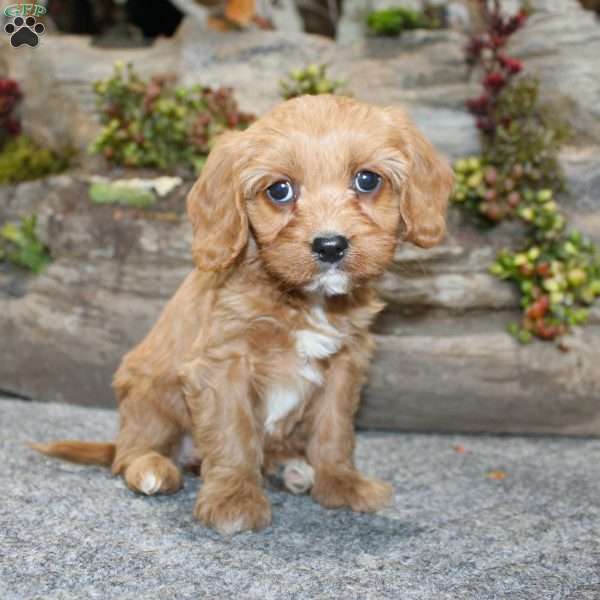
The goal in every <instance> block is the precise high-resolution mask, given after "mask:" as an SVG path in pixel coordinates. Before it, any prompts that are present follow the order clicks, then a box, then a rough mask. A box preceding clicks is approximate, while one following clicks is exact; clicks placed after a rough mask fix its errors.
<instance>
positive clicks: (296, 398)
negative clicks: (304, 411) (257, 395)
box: [265, 385, 305, 433]
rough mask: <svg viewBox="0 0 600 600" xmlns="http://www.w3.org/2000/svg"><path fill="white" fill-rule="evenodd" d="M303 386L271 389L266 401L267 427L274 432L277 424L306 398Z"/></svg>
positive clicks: (268, 430)
mask: <svg viewBox="0 0 600 600" xmlns="http://www.w3.org/2000/svg"><path fill="white" fill-rule="evenodd" d="M302 388H303V386H302V385H299V386H298V387H297V388H294V387H283V386H282V387H275V388H272V389H271V390H270V391H269V394H268V395H267V402H266V417H265V429H266V430H267V432H268V433H273V430H274V429H275V424H276V423H277V421H279V420H280V419H283V417H285V415H287V414H288V413H289V412H290V411H292V410H293V409H294V408H296V406H297V405H298V404H299V403H300V401H301V400H303V398H304V392H305V390H303V389H302Z"/></svg>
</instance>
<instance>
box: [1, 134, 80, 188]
mask: <svg viewBox="0 0 600 600" xmlns="http://www.w3.org/2000/svg"><path fill="white" fill-rule="evenodd" d="M68 163H69V157H68V154H65V155H64V156H60V155H58V154H57V153H55V152H52V151H51V150H48V149H47V148H42V147H40V146H38V145H37V144H36V143H35V142H34V141H32V140H31V139H30V138H28V137H26V136H24V135H20V136H18V137H16V138H14V139H10V140H8V141H7V142H6V144H5V145H4V147H3V148H2V150H0V184H2V183H18V182H19V181H29V180H30V179H38V178H39V177H45V176H46V175H51V174H53V173H60V172H61V171H64V170H65V169H66V168H67V166H68Z"/></svg>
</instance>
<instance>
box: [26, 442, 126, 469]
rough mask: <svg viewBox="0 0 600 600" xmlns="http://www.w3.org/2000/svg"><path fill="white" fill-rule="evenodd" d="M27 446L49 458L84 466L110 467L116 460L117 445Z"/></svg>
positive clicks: (60, 443)
mask: <svg viewBox="0 0 600 600" xmlns="http://www.w3.org/2000/svg"><path fill="white" fill-rule="evenodd" d="M27 445H28V446H29V447H30V448H32V449H33V450H37V451H38V452H41V453H42V454H46V455H47V456H53V457H55V458H61V459H62V460H68V461H69V462H74V463H79V464H82V465H100V466H103V467H110V466H111V465H112V463H113V461H114V459H115V445H114V444H111V443H104V442H78V441H75V440H64V441H61V442H51V443H49V444H33V443H29V444H27Z"/></svg>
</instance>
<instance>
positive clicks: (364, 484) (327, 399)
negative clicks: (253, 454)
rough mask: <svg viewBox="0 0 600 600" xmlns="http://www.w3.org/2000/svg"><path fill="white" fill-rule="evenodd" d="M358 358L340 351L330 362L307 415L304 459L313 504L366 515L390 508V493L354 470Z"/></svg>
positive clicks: (359, 381)
mask: <svg viewBox="0 0 600 600" xmlns="http://www.w3.org/2000/svg"><path fill="white" fill-rule="evenodd" d="M361 358H364V357H353V356H352V354H351V353H350V352H349V351H343V352H342V353H340V354H339V355H337V356H336V357H334V358H333V359H332V362H331V364H330V368H329V370H328V373H327V378H326V383H325V387H324V388H323V390H322V391H321V392H320V393H319V394H318V395H317V396H316V397H315V398H314V400H313V402H312V403H311V407H310V411H309V414H308V415H307V427H308V429H309V442H308V445H307V456H308V459H309V462H310V464H311V465H312V466H313V468H314V470H315V482H314V485H313V488H312V496H313V498H314V499H315V500H317V501H318V502H319V503H320V504H322V505H323V506H325V507H327V508H338V507H342V506H349V507H350V508H352V510H356V511H361V512H370V511H375V510H378V509H380V508H383V507H384V506H386V505H388V504H389V503H390V500H391V494H392V488H391V486H390V485H389V484H387V483H385V482H383V481H379V480H377V479H371V478H368V477H365V476H364V475H361V474H360V473H359V472H358V471H357V470H356V468H355V466H354V414H355V412H356V409H357V408H358V403H359V394H360V387H361V385H362V380H363V371H364V368H365V367H366V364H364V363H365V362H366V361H364V360H361ZM361 363H363V364H361Z"/></svg>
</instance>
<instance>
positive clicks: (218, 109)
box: [90, 63, 254, 172]
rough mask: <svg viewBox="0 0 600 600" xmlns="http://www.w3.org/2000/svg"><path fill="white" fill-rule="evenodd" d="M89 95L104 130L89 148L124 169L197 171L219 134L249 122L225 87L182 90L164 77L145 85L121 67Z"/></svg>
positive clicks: (123, 66)
mask: <svg viewBox="0 0 600 600" xmlns="http://www.w3.org/2000/svg"><path fill="white" fill-rule="evenodd" d="M94 91H95V93H96V104H97V108H98V111H99V113H100V120H101V122H102V123H103V125H104V127H103V129H102V131H101V132H100V135H99V136H98V137H97V138H96V140H95V141H94V142H93V144H92V145H91V148H90V149H91V151H92V152H94V153H98V154H102V155H103V156H104V157H105V158H106V159H107V160H109V161H110V162H114V163H116V164H121V165H125V166H130V167H157V168H159V169H164V170H170V171H177V170H181V171H187V172H197V171H199V170H200V168H201V167H202V165H203V164H204V161H205V159H206V156H207V154H208V153H209V152H210V149H211V147H212V145H213V143H214V140H215V139H216V137H217V136H218V135H219V134H220V133H222V132H223V131H225V130H226V129H244V128H246V127H247V126H248V125H249V124H250V123H251V122H252V121H253V120H254V117H253V116H252V115H249V114H246V113H243V112H241V111H240V110H239V109H238V106H237V102H236V101H235V99H234V97H233V93H232V90H231V89H229V88H218V89H212V88H209V87H206V86H200V85H195V86H191V87H182V86H178V85H177V84H176V81H175V78H174V77H172V76H168V75H163V76H155V77H153V78H152V79H151V80H150V81H145V80H143V79H142V78H141V77H140V76H139V75H138V74H137V73H136V72H135V71H134V69H133V67H132V66H131V65H124V64H122V63H117V64H116V65H115V70H114V74H113V76H112V77H110V78H109V79H107V80H104V81H98V82H96V83H95V84H94Z"/></svg>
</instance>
